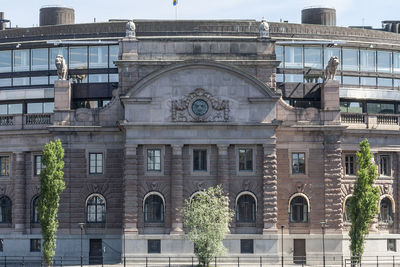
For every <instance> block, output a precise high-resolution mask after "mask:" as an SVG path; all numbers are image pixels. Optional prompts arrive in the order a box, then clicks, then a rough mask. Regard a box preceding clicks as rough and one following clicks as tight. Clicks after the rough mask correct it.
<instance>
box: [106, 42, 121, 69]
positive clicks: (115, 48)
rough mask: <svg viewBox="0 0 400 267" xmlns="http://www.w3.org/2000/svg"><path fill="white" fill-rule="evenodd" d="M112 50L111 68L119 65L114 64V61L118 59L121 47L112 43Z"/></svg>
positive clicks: (110, 57)
mask: <svg viewBox="0 0 400 267" xmlns="http://www.w3.org/2000/svg"><path fill="white" fill-rule="evenodd" d="M109 48H110V50H109V52H110V53H109V55H110V56H109V58H108V60H109V66H110V68H116V67H117V66H115V65H114V61H115V60H118V52H119V47H118V45H110V46H109Z"/></svg>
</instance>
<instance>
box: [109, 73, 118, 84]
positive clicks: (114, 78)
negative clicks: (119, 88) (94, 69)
mask: <svg viewBox="0 0 400 267" xmlns="http://www.w3.org/2000/svg"><path fill="white" fill-rule="evenodd" d="M117 82H118V73H111V74H110V83H117Z"/></svg>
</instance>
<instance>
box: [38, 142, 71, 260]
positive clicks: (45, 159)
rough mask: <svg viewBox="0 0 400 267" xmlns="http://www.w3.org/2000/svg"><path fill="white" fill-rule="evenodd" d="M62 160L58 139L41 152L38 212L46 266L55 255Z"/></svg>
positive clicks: (62, 188) (62, 150)
mask: <svg viewBox="0 0 400 267" xmlns="http://www.w3.org/2000/svg"><path fill="white" fill-rule="evenodd" d="M63 158H64V149H63V148H62V145H61V141H60V140H59V139H57V140H56V141H55V142H49V143H47V144H46V145H45V147H44V149H43V151H42V164H43V166H45V168H44V169H43V171H42V172H41V173H40V197H39V202H38V212H39V216H40V226H41V228H42V236H43V241H44V242H43V258H44V260H45V262H46V264H47V265H48V266H49V265H51V263H52V260H53V257H54V254H55V248H56V232H57V228H58V219H57V216H58V207H59V202H60V194H61V193H62V191H63V190H64V189H65V182H64V180H63V176H64V172H63V171H62V170H63V168H64V161H63Z"/></svg>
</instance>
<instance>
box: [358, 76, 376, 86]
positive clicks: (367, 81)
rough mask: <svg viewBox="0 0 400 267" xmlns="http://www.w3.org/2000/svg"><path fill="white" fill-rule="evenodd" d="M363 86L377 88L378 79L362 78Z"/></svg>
mask: <svg viewBox="0 0 400 267" xmlns="http://www.w3.org/2000/svg"><path fill="white" fill-rule="evenodd" d="M361 85H365V86H376V78H375V77H361Z"/></svg>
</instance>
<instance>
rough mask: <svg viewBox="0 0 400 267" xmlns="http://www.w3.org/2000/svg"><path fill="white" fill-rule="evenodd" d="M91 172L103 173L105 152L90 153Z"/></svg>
mask: <svg viewBox="0 0 400 267" xmlns="http://www.w3.org/2000/svg"><path fill="white" fill-rule="evenodd" d="M89 173H90V174H101V173H103V153H89Z"/></svg>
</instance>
